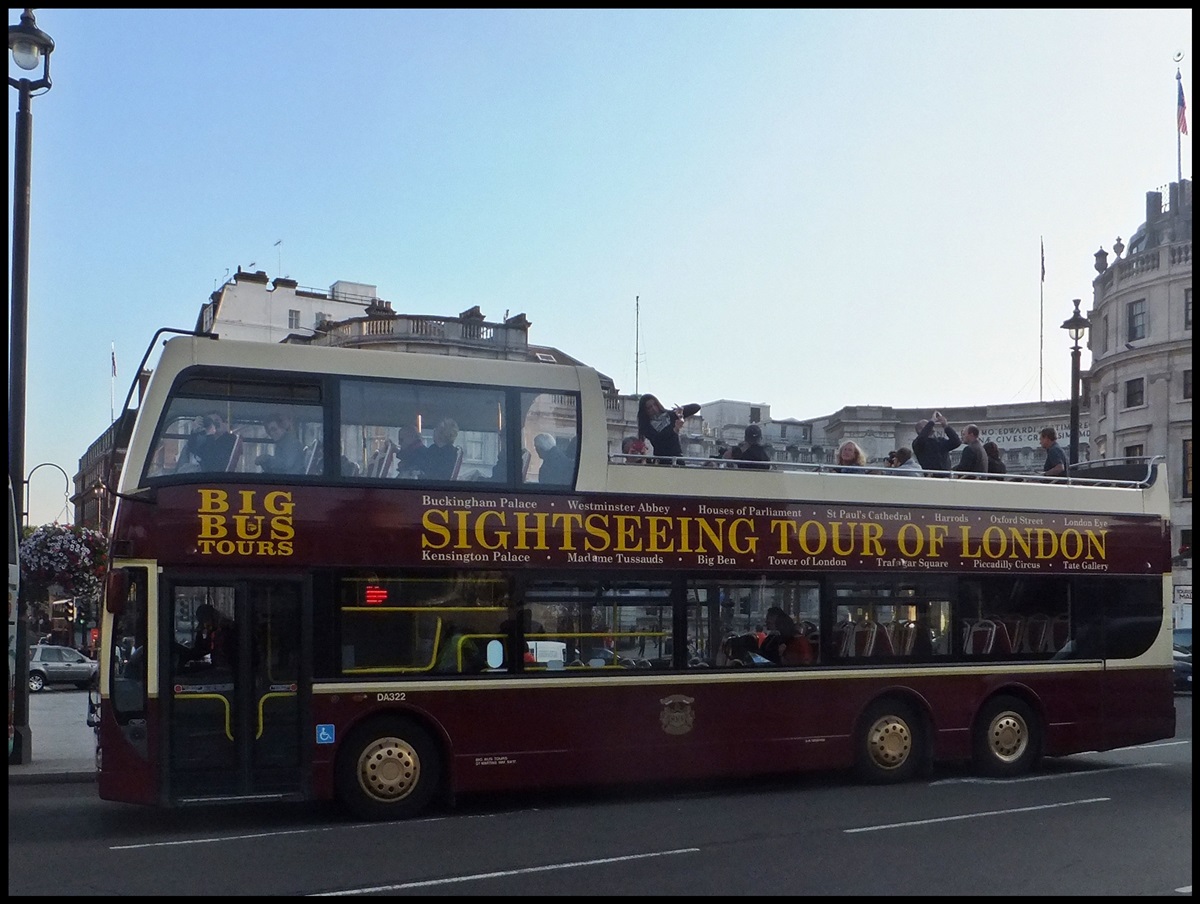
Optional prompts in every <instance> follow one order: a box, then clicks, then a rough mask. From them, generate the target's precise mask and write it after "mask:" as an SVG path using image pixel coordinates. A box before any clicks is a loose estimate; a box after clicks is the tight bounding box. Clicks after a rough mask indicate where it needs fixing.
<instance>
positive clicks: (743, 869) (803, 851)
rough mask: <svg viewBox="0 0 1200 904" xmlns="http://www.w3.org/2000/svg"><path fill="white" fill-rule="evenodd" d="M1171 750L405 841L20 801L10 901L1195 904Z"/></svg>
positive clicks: (302, 824) (476, 826)
mask: <svg viewBox="0 0 1200 904" xmlns="http://www.w3.org/2000/svg"><path fill="white" fill-rule="evenodd" d="M1176 705H1177V710H1178V714H1179V731H1178V734H1177V737H1176V738H1175V739H1173V740H1170V741H1162V742H1158V743H1155V744H1150V745H1145V746H1142V747H1137V748H1129V749H1125V750H1119V751H1111V752H1107V753H1101V754H1086V755H1080V756H1074V757H1067V758H1064V759H1059V760H1049V761H1047V762H1046V764H1045V765H1044V767H1043V768H1042V769H1041V770H1040V771H1039V772H1037V773H1036V774H1034V775H1031V776H1028V777H1026V778H1023V779H1019V780H1012V781H990V780H982V779H978V778H975V777H973V776H971V775H969V774H968V773H966V772H965V771H959V770H939V771H938V772H936V773H935V774H934V776H932V777H931V779H929V780H925V781H919V782H913V783H910V784H905V785H899V786H894V787H864V786H860V785H857V784H855V783H854V782H853V781H852V780H851V779H849V778H847V777H845V776H841V775H823V776H817V777H813V776H805V777H800V778H789V779H776V780H773V781H756V782H738V783H719V784H712V785H704V786H697V785H692V786H687V787H679V788H670V789H661V788H655V789H644V788H642V789H625V790H623V791H621V792H620V793H612V792H608V791H606V792H603V793H601V792H595V793H589V792H581V791H574V792H569V793H555V794H546V795H538V796H537V797H532V798H531V797H529V796H524V795H509V796H505V797H487V798H475V799H472V800H467V801H463V802H461V803H460V805H459V806H458V807H457V808H455V809H454V810H450V811H446V812H442V813H436V814H434V815H432V816H430V817H428V818H423V819H418V820H413V821H410V822H402V823H386V824H363V823H356V822H351V821H348V820H346V819H345V818H343V817H342V816H340V814H339V813H338V812H337V811H336V810H334V809H332V808H331V807H328V806H317V805H311V804H306V805H277V806H270V807H261V806H229V807H222V808H219V809H207V810H180V811H157V810H150V809H146V808H139V807H133V806H130V805H124V804H113V803H107V802H104V801H100V800H98V799H97V798H96V793H95V788H94V786H92V785H87V784H61V785H59V784H46V785H28V786H10V788H9V880H8V881H9V894H10V895H22V894H38V895H40V894H59V895H99V894H120V895H150V894H163V895H175V894H181V893H184V894H193V893H203V894H208V895H224V894H263V895H279V894H285V895H309V894H356V895H357V894H384V895H393V894H400V895H408V894H421V895H437V894H441V895H457V894H471V895H508V894H522V895H543V894H545V895H551V894H553V895H564V894H566V895H580V894H612V895H665V894H690V895H716V894H727V895H774V894H779V895H818V894H819V895H893V894H925V895H1006V896H1024V895H1170V894H1190V893H1191V874H1192V853H1191V852H1192V787H1191V785H1192V719H1191V713H1192V708H1191V707H1192V703H1191V697H1190V696H1181V697H1178V698H1176Z"/></svg>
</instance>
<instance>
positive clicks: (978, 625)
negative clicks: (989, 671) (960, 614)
mask: <svg viewBox="0 0 1200 904" xmlns="http://www.w3.org/2000/svg"><path fill="white" fill-rule="evenodd" d="M995 640H996V623H995V622H994V621H992V620H991V619H988V618H980V619H970V618H968V619H965V620H964V622H963V652H964V653H966V654H967V655H968V656H982V655H984V654H985V653H990V652H992V644H993V643H995Z"/></svg>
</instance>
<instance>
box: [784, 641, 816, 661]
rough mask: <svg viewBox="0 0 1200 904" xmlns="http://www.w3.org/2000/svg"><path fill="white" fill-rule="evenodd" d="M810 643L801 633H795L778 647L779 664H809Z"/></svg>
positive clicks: (811, 657) (810, 654)
mask: <svg viewBox="0 0 1200 904" xmlns="http://www.w3.org/2000/svg"><path fill="white" fill-rule="evenodd" d="M812 661H813V647H812V643H811V642H810V641H809V639H808V638H807V637H805V636H804V635H803V634H797V635H796V636H795V637H793V638H792V639H791V640H789V641H787V643H785V644H784V645H783V646H781V647H780V649H779V664H780V665H811V664H812Z"/></svg>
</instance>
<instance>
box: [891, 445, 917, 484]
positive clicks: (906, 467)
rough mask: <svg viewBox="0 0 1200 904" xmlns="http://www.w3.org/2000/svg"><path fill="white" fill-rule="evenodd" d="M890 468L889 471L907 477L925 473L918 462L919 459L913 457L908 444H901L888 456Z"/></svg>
mask: <svg viewBox="0 0 1200 904" xmlns="http://www.w3.org/2000/svg"><path fill="white" fill-rule="evenodd" d="M888 468H889V472H888V473H890V474H900V475H903V476H905V477H921V476H923V475H924V474H925V472H924V471H922V470H921V466H920V465H919V464H917V460H916V459H915V458H913V452H912V449H910V448H908V446H901V447H900V448H899V449H897V450H896V451H895V452H893V453H892V454H891V455H889V456H888Z"/></svg>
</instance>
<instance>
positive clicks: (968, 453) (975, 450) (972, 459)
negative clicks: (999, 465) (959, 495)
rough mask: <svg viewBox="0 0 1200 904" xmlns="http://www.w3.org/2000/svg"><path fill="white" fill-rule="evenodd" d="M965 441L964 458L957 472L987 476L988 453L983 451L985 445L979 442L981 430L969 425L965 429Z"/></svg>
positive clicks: (959, 462)
mask: <svg viewBox="0 0 1200 904" xmlns="http://www.w3.org/2000/svg"><path fill="white" fill-rule="evenodd" d="M962 438H963V441H964V442H965V443H966V445H965V446H964V447H963V451H962V456H961V457H960V458H959V460H958V467H956V468H955V469H954V470H956V471H960V472H961V471H966V472H969V473H973V474H986V473H987V470H988V457H987V452H985V451H984V449H983V443H981V442H980V441H979V428H978V427H976V426H975V425H974V424H968V425H967V426H966V427H964V428H963V433H962Z"/></svg>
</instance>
